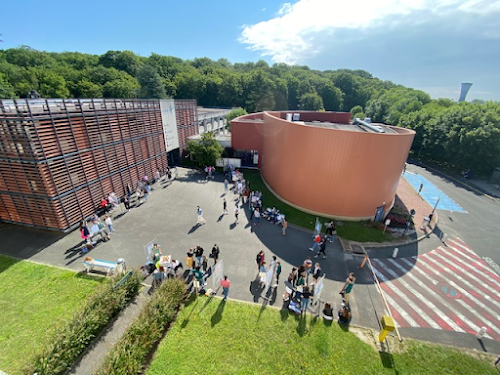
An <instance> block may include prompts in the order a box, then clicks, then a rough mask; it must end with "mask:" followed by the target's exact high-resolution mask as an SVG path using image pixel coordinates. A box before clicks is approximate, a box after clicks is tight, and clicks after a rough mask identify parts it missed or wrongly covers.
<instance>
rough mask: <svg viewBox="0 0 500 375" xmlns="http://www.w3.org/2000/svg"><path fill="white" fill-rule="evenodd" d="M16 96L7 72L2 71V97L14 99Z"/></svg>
mask: <svg viewBox="0 0 500 375" xmlns="http://www.w3.org/2000/svg"><path fill="white" fill-rule="evenodd" d="M15 97H16V92H15V91H14V87H12V85H11V84H10V83H9V81H7V78H6V76H5V74H3V73H0V99H13V98H15Z"/></svg>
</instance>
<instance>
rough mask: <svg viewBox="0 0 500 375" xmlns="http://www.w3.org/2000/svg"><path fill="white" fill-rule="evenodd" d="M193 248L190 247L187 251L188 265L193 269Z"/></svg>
mask: <svg viewBox="0 0 500 375" xmlns="http://www.w3.org/2000/svg"><path fill="white" fill-rule="evenodd" d="M193 255H194V254H193V249H192V248H191V249H189V251H188V252H187V253H186V267H187V268H191V269H193V267H194V261H193Z"/></svg>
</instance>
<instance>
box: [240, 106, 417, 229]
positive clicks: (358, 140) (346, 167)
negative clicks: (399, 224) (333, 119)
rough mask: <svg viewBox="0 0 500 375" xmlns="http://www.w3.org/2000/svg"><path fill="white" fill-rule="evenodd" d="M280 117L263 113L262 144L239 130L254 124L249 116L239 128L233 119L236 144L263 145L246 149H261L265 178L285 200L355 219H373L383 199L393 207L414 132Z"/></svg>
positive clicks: (320, 212) (326, 214) (261, 164)
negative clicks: (317, 123) (374, 130)
mask: <svg viewBox="0 0 500 375" xmlns="http://www.w3.org/2000/svg"><path fill="white" fill-rule="evenodd" d="M280 115H281V114H280V113H276V112H264V113H263V119H264V121H263V122H262V123H260V127H259V129H258V133H259V135H260V137H261V144H260V145H259V144H258V143H259V142H255V143H254V141H252V139H253V140H255V139H256V138H258V137H257V135H255V134H254V138H252V137H250V136H249V135H248V134H246V135H245V137H244V138H245V139H244V140H242V139H241V138H242V137H240V135H239V134H238V132H239V129H240V128H245V127H247V125H249V123H245V117H246V116H244V117H243V118H241V117H240V118H239V119H238V120H237V121H236V123H238V125H237V126H236V128H235V127H234V123H232V129H233V130H232V132H233V148H235V149H242V148H240V147H239V146H243V144H244V143H246V144H247V145H250V143H254V144H253V145H251V146H260V147H261V148H253V147H251V148H244V149H259V155H260V160H259V161H260V163H259V164H260V169H261V173H262V176H263V178H264V180H265V181H266V183H267V184H268V185H269V187H270V188H271V189H272V190H273V191H274V192H275V193H276V194H277V195H278V196H279V197H280V198H281V199H283V200H284V201H286V202H288V203H290V204H292V205H295V206H298V207H299V208H302V209H304V210H306V211H309V212H313V213H317V214H321V215H324V216H330V217H334V218H343V219H352V220H357V219H367V218H371V217H373V216H374V215H375V210H376V208H377V207H378V206H381V205H382V204H383V203H384V202H385V208H386V209H385V210H386V211H388V210H390V208H391V207H392V204H393V201H394V196H395V194H396V190H397V186H398V183H399V177H400V175H401V171H402V170H403V167H404V163H405V161H406V158H407V156H408V152H409V150H410V147H411V144H412V141H413V137H414V135H415V132H414V131H412V130H408V129H402V128H395V127H392V128H393V129H394V130H396V131H397V134H391V133H380V134H379V133H365V132H355V131H348V130H340V129H331V128H323V127H318V126H314V125H301V124H300V123H296V122H288V121H286V120H284V119H282V118H280V117H281V116H280ZM301 117H302V115H301ZM251 128H252V126H250V127H248V128H247V131H249V130H250V129H251ZM252 129H253V130H254V131H255V130H256V127H255V126H253V128H252ZM235 132H236V134H235ZM238 145H239V146H238Z"/></svg>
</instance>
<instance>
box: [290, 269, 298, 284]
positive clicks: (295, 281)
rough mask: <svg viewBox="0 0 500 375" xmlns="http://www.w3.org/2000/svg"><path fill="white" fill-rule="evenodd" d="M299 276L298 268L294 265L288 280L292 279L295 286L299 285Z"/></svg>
mask: <svg viewBox="0 0 500 375" xmlns="http://www.w3.org/2000/svg"><path fill="white" fill-rule="evenodd" d="M298 277H299V274H298V272H297V268H295V267H292V272H290V274H289V275H288V280H290V282H291V283H292V286H294V287H295V285H297V279H298Z"/></svg>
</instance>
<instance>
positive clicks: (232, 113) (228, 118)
mask: <svg viewBox="0 0 500 375" xmlns="http://www.w3.org/2000/svg"><path fill="white" fill-rule="evenodd" d="M246 114H248V113H247V111H245V110H244V109H243V108H241V107H240V108H235V109H232V110H231V111H230V112H229V113H228V114H227V115H226V121H227V128H228V129H229V130H231V121H233V119H235V118H236V117H240V116H244V115H246Z"/></svg>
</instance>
